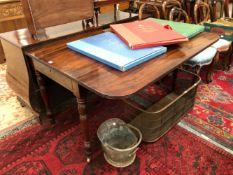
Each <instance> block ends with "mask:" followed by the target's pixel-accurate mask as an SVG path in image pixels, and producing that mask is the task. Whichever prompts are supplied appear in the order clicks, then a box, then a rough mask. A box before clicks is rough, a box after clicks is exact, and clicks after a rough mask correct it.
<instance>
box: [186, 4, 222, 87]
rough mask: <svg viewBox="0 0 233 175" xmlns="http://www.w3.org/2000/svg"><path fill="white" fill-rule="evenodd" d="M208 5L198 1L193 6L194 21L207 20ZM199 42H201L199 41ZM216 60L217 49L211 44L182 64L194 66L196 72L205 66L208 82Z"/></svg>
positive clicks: (210, 79)
mask: <svg viewBox="0 0 233 175" xmlns="http://www.w3.org/2000/svg"><path fill="white" fill-rule="evenodd" d="M209 14H210V8H209V5H208V4H207V3H205V2H202V1H198V2H196V4H195V6H194V17H195V18H194V21H195V22H196V23H200V24H202V23H203V22H205V21H208V20H209V17H210V15H209ZM200 44H201V43H200ZM217 60H218V53H217V49H216V48H215V47H213V46H210V47H208V48H207V49H205V50H203V51H202V52H200V53H199V54H197V55H195V56H194V57H193V58H191V59H190V60H188V61H187V62H186V63H184V65H186V66H189V67H192V68H194V70H195V72H196V73H197V74H199V73H200V70H201V68H202V67H203V66H206V67H207V73H206V82H207V83H210V82H211V81H212V76H213V65H214V64H215V62H216V61H217Z"/></svg>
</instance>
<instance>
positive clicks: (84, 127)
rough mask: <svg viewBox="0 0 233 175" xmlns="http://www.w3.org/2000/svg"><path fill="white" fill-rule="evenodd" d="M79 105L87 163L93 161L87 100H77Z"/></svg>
mask: <svg viewBox="0 0 233 175" xmlns="http://www.w3.org/2000/svg"><path fill="white" fill-rule="evenodd" d="M77 103H78V112H79V116H80V126H81V129H82V132H83V133H82V134H83V140H84V147H85V154H86V158H87V162H90V160H91V143H90V139H89V128H88V121H87V114H86V100H85V99H80V98H77Z"/></svg>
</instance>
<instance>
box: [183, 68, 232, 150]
mask: <svg viewBox="0 0 233 175" xmlns="http://www.w3.org/2000/svg"><path fill="white" fill-rule="evenodd" d="M183 121H184V122H185V123H186V124H188V125H189V126H190V127H192V128H193V129H195V130H197V131H199V132H201V133H203V134H205V135H206V136H208V137H209V138H211V139H212V140H215V141H216V142H218V143H220V144H222V145H224V146H225V147H227V148H229V149H231V150H233V68H232V69H231V70H230V71H228V72H223V71H216V72H215V74H214V80H213V82H212V83H210V84H201V85H200V86H199V88H198V92H197V98H196V105H195V107H194V109H193V111H192V112H190V113H189V114H188V116H187V117H185V118H184V120H183Z"/></svg>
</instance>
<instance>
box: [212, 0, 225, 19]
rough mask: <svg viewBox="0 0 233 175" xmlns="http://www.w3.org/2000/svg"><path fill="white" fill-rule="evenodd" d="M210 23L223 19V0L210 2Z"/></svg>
mask: <svg viewBox="0 0 233 175" xmlns="http://www.w3.org/2000/svg"><path fill="white" fill-rule="evenodd" d="M209 4H210V12H211V21H216V20H217V19H219V18H221V17H223V13H224V0H210V2H209Z"/></svg>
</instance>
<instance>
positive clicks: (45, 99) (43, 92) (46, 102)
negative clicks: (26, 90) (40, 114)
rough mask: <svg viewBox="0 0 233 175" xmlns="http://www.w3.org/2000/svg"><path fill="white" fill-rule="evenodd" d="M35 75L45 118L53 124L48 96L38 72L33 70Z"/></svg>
mask: <svg viewBox="0 0 233 175" xmlns="http://www.w3.org/2000/svg"><path fill="white" fill-rule="evenodd" d="M35 74H36V79H37V83H38V85H39V89H40V94H41V97H42V100H43V103H44V105H45V111H46V117H48V118H49V119H50V122H51V123H55V120H54V116H53V115H52V112H51V108H50V105H49V99H48V95H47V92H46V88H45V82H44V80H43V77H42V75H41V74H40V72H38V71H37V70H35ZM40 121H42V119H40Z"/></svg>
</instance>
